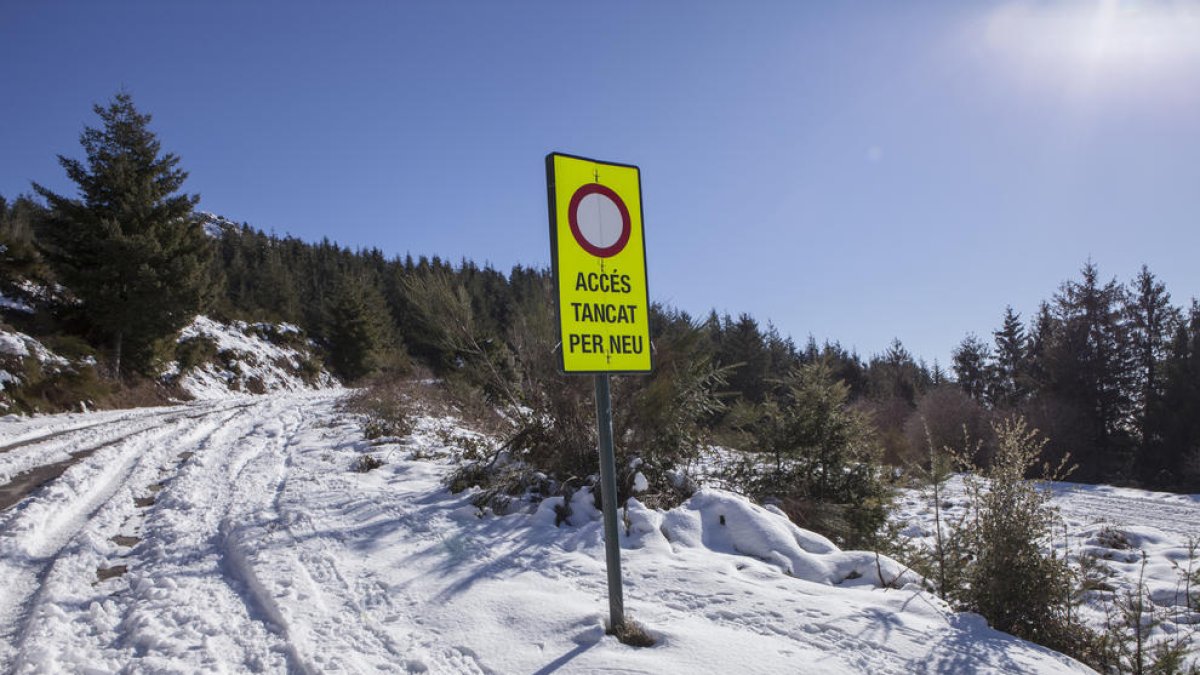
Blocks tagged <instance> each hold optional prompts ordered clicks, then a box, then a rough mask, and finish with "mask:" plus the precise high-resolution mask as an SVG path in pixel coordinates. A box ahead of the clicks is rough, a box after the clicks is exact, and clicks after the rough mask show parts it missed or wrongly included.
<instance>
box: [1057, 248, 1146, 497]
mask: <svg viewBox="0 0 1200 675" xmlns="http://www.w3.org/2000/svg"><path fill="white" fill-rule="evenodd" d="M1082 276H1083V279H1082V280H1081V281H1078V282H1075V281H1069V282H1067V283H1065V284H1063V286H1062V289H1061V290H1060V292H1059V293H1058V294H1057V295H1056V296H1055V307H1054V309H1055V313H1056V317H1055V318H1056V319H1057V320H1058V322H1059V323H1060V328H1059V331H1058V335H1057V339H1056V340H1055V341H1054V343H1053V344H1052V346H1051V354H1050V355H1049V358H1048V360H1047V363H1048V366H1049V373H1048V376H1049V386H1050V387H1051V388H1052V390H1053V391H1054V393H1055V394H1057V395H1058V396H1059V397H1060V398H1062V399H1064V400H1066V401H1069V402H1070V403H1072V404H1073V407H1074V408H1075V409H1076V410H1079V411H1081V412H1082V414H1083V416H1084V418H1083V423H1084V429H1083V430H1082V434H1083V435H1082V437H1080V438H1079V439H1078V440H1079V445H1078V446H1077V447H1079V449H1080V450H1081V451H1082V454H1081V455H1077V456H1076V460H1077V461H1079V463H1080V473H1081V474H1082V475H1083V476H1084V477H1086V478H1090V479H1094V480H1123V479H1128V478H1129V469H1130V467H1131V462H1132V459H1133V457H1132V450H1133V439H1132V438H1130V436H1129V432H1128V430H1129V428H1130V427H1131V426H1132V421H1133V401H1132V397H1131V375H1132V360H1131V359H1130V349H1129V334H1128V326H1127V324H1126V322H1125V320H1124V313H1123V309H1124V306H1125V304H1126V303H1125V294H1126V291H1125V288H1124V287H1123V286H1121V285H1119V284H1118V283H1117V282H1116V280H1112V281H1110V282H1108V283H1105V284H1101V283H1100V281H1099V270H1097V268H1096V266H1095V265H1094V264H1092V263H1091V262H1090V261H1089V262H1088V263H1087V264H1086V265H1085V266H1084V268H1083V270H1082Z"/></svg>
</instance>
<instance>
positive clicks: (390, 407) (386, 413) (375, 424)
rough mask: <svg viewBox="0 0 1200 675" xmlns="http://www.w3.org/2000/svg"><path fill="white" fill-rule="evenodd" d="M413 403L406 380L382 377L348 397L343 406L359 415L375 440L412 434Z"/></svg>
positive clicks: (368, 433)
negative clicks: (407, 389)
mask: <svg viewBox="0 0 1200 675" xmlns="http://www.w3.org/2000/svg"><path fill="white" fill-rule="evenodd" d="M414 405H415V404H414V403H413V399H412V397H411V395H410V394H409V393H408V392H407V391H406V385H405V383H404V382H402V381H400V380H395V379H392V378H379V379H376V380H375V381H373V382H371V383H370V384H369V385H368V386H366V387H363V388H362V389H359V390H358V391H357V392H355V393H354V394H352V395H350V396H349V397H347V398H346V400H345V402H343V403H342V409H343V410H346V411H348V412H351V413H355V414H357V415H359V416H360V418H361V423H362V428H363V435H364V436H366V437H367V439H368V440H372V441H374V440H379V439H383V438H400V437H403V436H407V435H409V434H411V433H412V432H413V428H414V426H415V419H414V414H413V407H414Z"/></svg>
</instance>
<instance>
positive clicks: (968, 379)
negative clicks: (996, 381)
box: [952, 335, 992, 401]
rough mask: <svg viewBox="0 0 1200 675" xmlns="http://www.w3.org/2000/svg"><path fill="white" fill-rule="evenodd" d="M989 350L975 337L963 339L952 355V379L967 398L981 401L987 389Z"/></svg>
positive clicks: (969, 336) (970, 336)
mask: <svg viewBox="0 0 1200 675" xmlns="http://www.w3.org/2000/svg"><path fill="white" fill-rule="evenodd" d="M991 356H992V355H991V350H990V349H988V346H987V345H986V344H984V343H983V341H982V340H980V339H979V338H978V337H976V336H975V335H968V336H967V337H965V338H963V341H962V343H960V344H959V345H958V348H957V349H955V350H954V353H953V354H952V358H953V362H954V365H953V368H954V377H955V378H956V379H957V380H958V386H959V387H960V388H961V389H962V390H963V392H964V393H966V395H967V396H970V397H971V398H973V399H975V400H976V401H983V400H984V395H985V394H986V392H987V388H988V369H989V368H988V363H989V361H990V360H991Z"/></svg>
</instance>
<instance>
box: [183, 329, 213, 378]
mask: <svg viewBox="0 0 1200 675" xmlns="http://www.w3.org/2000/svg"><path fill="white" fill-rule="evenodd" d="M175 358H176V360H177V361H179V371H180V372H181V373H186V372H188V371H189V370H193V369H195V368H198V367H200V366H202V365H204V364H206V363H210V362H212V361H215V360H216V359H217V341H216V340H214V339H212V338H211V337H208V336H207V335H196V336H193V337H190V338H187V339H186V340H182V341H180V342H179V344H178V345H177V346H176V347H175Z"/></svg>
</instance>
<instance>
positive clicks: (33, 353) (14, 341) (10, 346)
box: [0, 328, 70, 409]
mask: <svg viewBox="0 0 1200 675" xmlns="http://www.w3.org/2000/svg"><path fill="white" fill-rule="evenodd" d="M29 358H32V359H36V360H37V362H38V363H39V364H40V365H41V366H42V367H43V368H45V367H49V368H50V369H58V368H64V367H67V366H69V365H70V363H69V362H68V361H67V360H66V359H64V358H63V357H61V356H59V355H58V354H55V353H54V352H52V351H50V350H49V349H47V348H46V346H45V345H43V344H42V343H41V342H38V341H37V340H35V339H34V338H32V337H30V336H28V335H26V334H24V333H20V332H16V331H9V330H4V329H3V328H0V392H2V391H4V388H5V386H6V385H8V384H14V385H19V384H21V382H22V377H21V372H22V371H21V361H22V360H24V359H29ZM3 405H4V401H3V400H2V399H0V409H2V408H3Z"/></svg>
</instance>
